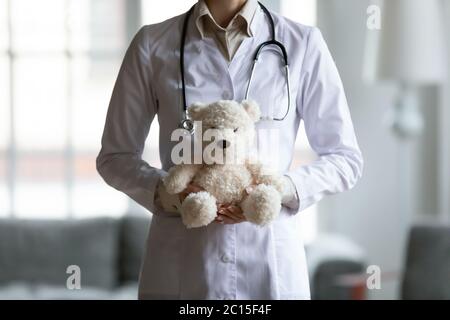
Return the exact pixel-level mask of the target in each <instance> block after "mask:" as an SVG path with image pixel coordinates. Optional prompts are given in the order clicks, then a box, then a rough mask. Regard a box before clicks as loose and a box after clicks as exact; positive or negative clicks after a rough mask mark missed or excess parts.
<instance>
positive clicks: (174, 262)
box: [139, 215, 186, 299]
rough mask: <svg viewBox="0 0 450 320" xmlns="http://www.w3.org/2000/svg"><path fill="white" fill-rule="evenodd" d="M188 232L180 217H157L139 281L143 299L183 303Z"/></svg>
mask: <svg viewBox="0 0 450 320" xmlns="http://www.w3.org/2000/svg"><path fill="white" fill-rule="evenodd" d="M185 230H186V228H185V227H184V225H183V224H182V222H181V219H180V218H179V217H176V216H170V217H169V216H164V215H154V216H153V219H152V223H151V226H150V231H149V235H148V239H147V245H146V250H145V254H144V262H143V265H142V268H141V276H140V279H139V298H142V299H179V297H180V285H179V283H180V276H181V273H180V265H182V261H181V252H182V245H183V238H184V232H185Z"/></svg>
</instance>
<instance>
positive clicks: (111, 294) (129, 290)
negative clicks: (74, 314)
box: [0, 282, 137, 300]
mask: <svg viewBox="0 0 450 320" xmlns="http://www.w3.org/2000/svg"><path fill="white" fill-rule="evenodd" d="M80 299H82V300H136V299H137V283H127V284H124V285H121V286H120V287H117V288H116V289H114V290H103V289H98V288H96V287H82V288H81V289H79V290H68V289H67V288H65V287H63V286H50V285H30V284H27V283H21V282H18V283H10V284H8V285H6V286H0V300H80Z"/></svg>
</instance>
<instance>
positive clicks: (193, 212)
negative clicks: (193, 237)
mask: <svg viewBox="0 0 450 320" xmlns="http://www.w3.org/2000/svg"><path fill="white" fill-rule="evenodd" d="M180 212H181V219H182V221H183V223H184V225H185V226H186V227H188V228H198V227H203V226H206V225H208V224H210V223H211V222H212V221H213V220H214V219H215V218H216V216H217V205H216V199H215V198H214V196H212V195H211V194H210V193H208V192H206V191H200V192H196V193H191V194H189V195H188V196H187V197H186V199H184V201H183V203H182V204H181V210H180Z"/></svg>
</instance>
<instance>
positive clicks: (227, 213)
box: [215, 204, 247, 224]
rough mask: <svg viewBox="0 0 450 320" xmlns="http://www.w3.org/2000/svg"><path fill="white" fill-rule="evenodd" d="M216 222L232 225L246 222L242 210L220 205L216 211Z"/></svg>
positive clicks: (228, 205) (233, 206)
mask: <svg viewBox="0 0 450 320" xmlns="http://www.w3.org/2000/svg"><path fill="white" fill-rule="evenodd" d="M215 221H216V222H218V223H222V224H234V223H240V222H244V221H247V219H246V218H245V216H244V214H243V212H242V209H241V208H240V207H239V206H236V205H233V204H221V205H219V209H218V210H217V217H216V219H215Z"/></svg>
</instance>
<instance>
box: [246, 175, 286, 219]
mask: <svg viewBox="0 0 450 320" xmlns="http://www.w3.org/2000/svg"><path fill="white" fill-rule="evenodd" d="M241 207H242V210H243V212H244V216H245V217H246V218H247V220H248V221H250V222H252V223H255V224H257V225H260V226H264V225H267V224H268V223H269V222H271V221H272V220H273V219H275V218H276V216H277V215H278V213H279V212H280V210H281V196H280V193H279V192H278V191H277V190H276V189H275V188H274V187H273V186H268V185H265V184H260V185H257V186H256V187H255V188H254V189H253V190H252V191H251V193H250V194H249V195H248V196H247V197H246V198H245V200H244V201H243V202H242V204H241Z"/></svg>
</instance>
